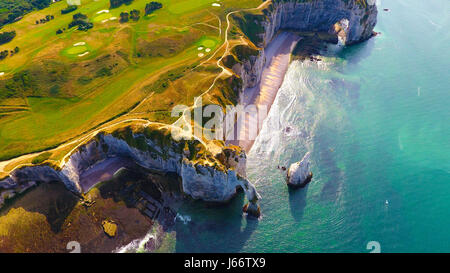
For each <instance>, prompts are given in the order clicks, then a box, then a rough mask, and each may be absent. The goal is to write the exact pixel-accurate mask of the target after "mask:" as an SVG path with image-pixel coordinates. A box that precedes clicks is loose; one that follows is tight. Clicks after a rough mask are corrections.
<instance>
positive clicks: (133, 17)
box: [130, 9, 141, 21]
mask: <svg viewBox="0 0 450 273" xmlns="http://www.w3.org/2000/svg"><path fill="white" fill-rule="evenodd" d="M140 14H141V12H140V11H138V10H137V9H134V10H132V11H130V18H131V20H133V21H138V20H139V18H140V16H139V15H140Z"/></svg>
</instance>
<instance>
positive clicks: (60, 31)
mask: <svg viewBox="0 0 450 273" xmlns="http://www.w3.org/2000/svg"><path fill="white" fill-rule="evenodd" d="M65 30H66V28H63V29H58V30H57V31H56V34H57V35H58V34H62V33H63V32H64V31H65Z"/></svg>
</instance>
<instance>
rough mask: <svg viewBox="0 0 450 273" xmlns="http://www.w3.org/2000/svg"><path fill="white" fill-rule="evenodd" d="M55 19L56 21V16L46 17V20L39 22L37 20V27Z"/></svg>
mask: <svg viewBox="0 0 450 273" xmlns="http://www.w3.org/2000/svg"><path fill="white" fill-rule="evenodd" d="M53 19H55V16H53V15H46V16H45V18H42V19H40V20H39V21H38V20H36V25H38V24H45V23H47V22H48V21H50V20H53Z"/></svg>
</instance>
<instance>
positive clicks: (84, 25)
mask: <svg viewBox="0 0 450 273" xmlns="http://www.w3.org/2000/svg"><path fill="white" fill-rule="evenodd" d="M75 26H78V30H83V31H87V30H88V29H91V28H93V27H94V24H92V23H90V22H89V20H88V17H87V15H85V14H82V13H77V14H74V15H73V20H72V22H70V24H69V28H73V27H75ZM61 33H62V32H61Z"/></svg>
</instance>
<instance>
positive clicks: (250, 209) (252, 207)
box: [242, 201, 261, 218]
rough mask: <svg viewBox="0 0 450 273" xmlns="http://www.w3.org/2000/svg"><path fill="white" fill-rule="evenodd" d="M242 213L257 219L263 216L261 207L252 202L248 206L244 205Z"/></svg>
mask: <svg viewBox="0 0 450 273" xmlns="http://www.w3.org/2000/svg"><path fill="white" fill-rule="evenodd" d="M242 211H243V212H245V213H247V214H248V215H250V216H254V217H256V218H258V217H259V216H261V208H260V207H259V205H258V203H257V202H252V201H250V202H248V203H247V204H245V205H244V207H243V208H242Z"/></svg>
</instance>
